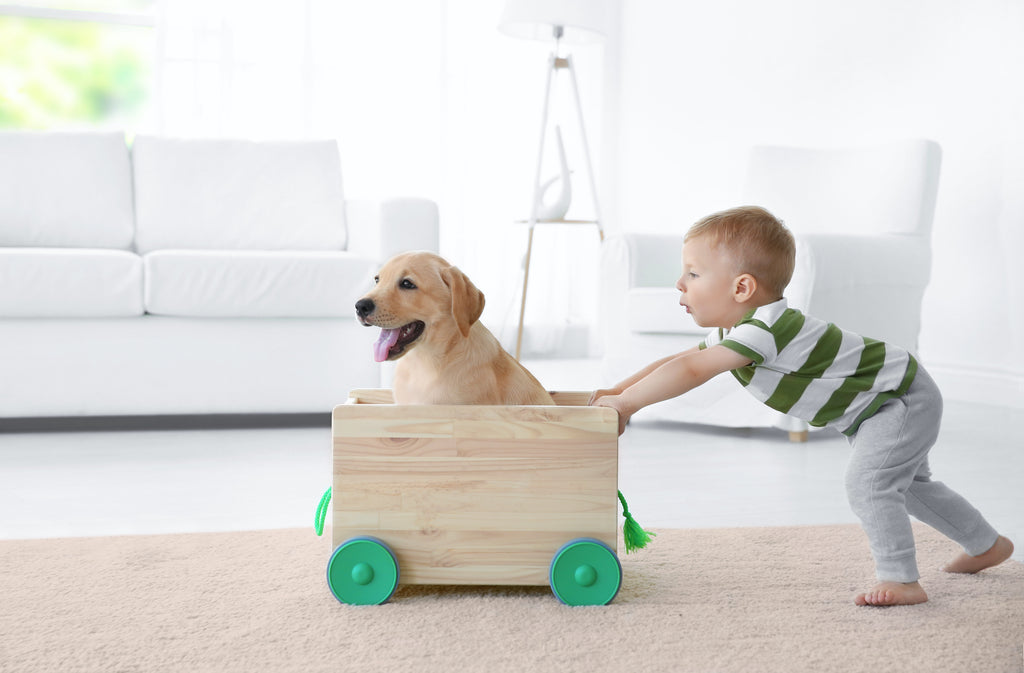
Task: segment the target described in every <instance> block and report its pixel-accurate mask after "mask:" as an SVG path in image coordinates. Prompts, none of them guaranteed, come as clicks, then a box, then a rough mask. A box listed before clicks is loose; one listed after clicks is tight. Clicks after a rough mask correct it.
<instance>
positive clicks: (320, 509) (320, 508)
mask: <svg viewBox="0 0 1024 673" xmlns="http://www.w3.org/2000/svg"><path fill="white" fill-rule="evenodd" d="M329 504H331V489H330V487H328V488H327V490H326V491H324V494H323V496H322V497H321V498H320V504H319V505H317V506H316V516H315V517H313V530H315V531H316V534H317V535H318V536H319V535H323V534H324V521H326V520H327V505H329Z"/></svg>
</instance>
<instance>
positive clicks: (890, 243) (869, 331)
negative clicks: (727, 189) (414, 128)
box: [599, 140, 941, 440]
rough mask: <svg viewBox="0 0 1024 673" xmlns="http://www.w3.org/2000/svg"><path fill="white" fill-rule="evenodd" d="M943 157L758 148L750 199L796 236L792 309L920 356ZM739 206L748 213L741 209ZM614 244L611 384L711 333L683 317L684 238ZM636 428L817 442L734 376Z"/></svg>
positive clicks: (606, 336)
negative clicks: (748, 432)
mask: <svg viewBox="0 0 1024 673" xmlns="http://www.w3.org/2000/svg"><path fill="white" fill-rule="evenodd" d="M940 164H941V150H940V148H939V146H938V145H937V144H936V143H934V142H931V141H927V140H914V141H905V142H898V143H890V144H886V145H880V146H875V147H865V148H856V149H808V148H792V147H756V148H754V149H753V150H752V152H751V155H750V161H749V164H748V171H747V181H746V186H745V189H744V201H745V203H747V204H753V205H759V206H763V207H765V208H767V209H768V210H770V211H771V212H772V213H773V214H774V215H775V216H777V217H779V218H780V219H782V220H783V221H784V222H785V223H786V225H787V226H788V227H789V228H790V229H791V231H793V233H794V235H795V236H796V240H797V263H796V270H795V272H794V274H793V280H792V282H791V283H790V285H789V288H788V290H787V292H786V296H787V298H788V299H789V301H790V305H791V306H793V307H794V308H799V309H801V310H804V311H806V312H808V313H809V314H812V315H815V316H817V317H820V318H823V319H825V320H829V321H831V322H834V323H836V324H838V325H840V326H842V327H843V328H845V329H849V330H852V331H855V332H859V333H861V334H864V335H865V336H870V337H873V338H876V339H881V340H883V341H888V342H891V343H894V344H897V345H899V346H902V347H904V348H907V349H909V350H911V351H912V352H916V350H917V339H918V333H919V332H920V329H921V301H922V298H923V295H924V290H925V288H926V287H927V285H928V281H929V277H930V273H931V228H932V220H933V217H934V212H935V199H936V194H937V192H938V180H939V168H940ZM737 205H739V204H737ZM688 226H689V223H680V233H679V234H678V235H674V236H666V235H653V234H625V235H620V236H612V237H609V238H608V239H607V240H606V241H605V243H604V245H603V247H602V254H601V283H602V287H601V311H600V314H601V315H600V318H599V319H600V330H601V333H602V336H603V345H604V354H603V358H602V367H601V369H602V371H601V376H602V379H601V380H602V381H604V382H605V383H606V384H607V385H612V384H614V383H617V382H618V381H621V380H622V379H624V378H626V377H627V376H629V375H630V374H631V373H633V372H635V371H636V370H638V369H639V368H641V367H642V366H644V365H645V364H647V363H649V362H651V361H653V360H655V359H657V358H660V357H664V356H665V355H668V354H670V353H674V352H679V351H681V350H684V349H686V348H689V347H690V346H693V345H695V344H696V343H698V342H699V341H700V340H701V339H703V338H704V336H706V334H707V332H708V330H707V329H705V328H702V327H699V326H697V325H696V324H695V323H694V322H693V320H692V319H691V318H690V316H689V315H687V314H686V313H685V312H684V311H683V310H681V309H680V307H679V303H678V302H679V293H678V291H677V290H675V283H676V280H677V279H678V277H679V273H680V250H681V247H682V242H683V233H685V229H686V228H688ZM635 418H636V419H638V420H639V419H649V420H654V419H656V420H674V421H682V422H689V423H704V424H711V425H720V426H728V427H772V426H774V427H779V428H781V429H784V430H788V431H789V432H790V437H791V438H792V439H794V440H802V439H805V438H806V436H807V435H806V431H807V426H806V424H804V423H803V422H802V421H798V420H797V419H794V418H790V417H787V416H784V415H783V414H780V413H778V412H776V411H773V410H772V409H770V408H768V407H766V406H764V405H762V404H761V403H759V402H757V401H756V400H755V399H754V398H753V396H751V395H750V394H749V393H747V392H746V391H745V390H743V387H742V386H740V385H739V384H738V383H737V382H736V381H735V379H733V377H732V375H731V374H723V375H721V376H718V377H716V378H715V379H713V380H712V381H710V382H708V383H707V384H706V385H704V386H701V387H700V388H699V389H697V390H694V391H691V392H690V393H687V394H686V395H683V396H682V397H679V398H676V399H674V400H669V401H666V402H663V403H661V404H656V405H653V406H651V407H647V408H646V409H644V410H642V411H641V412H639V413H638V414H637V415H636V416H635Z"/></svg>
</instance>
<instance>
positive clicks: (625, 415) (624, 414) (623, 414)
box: [591, 391, 633, 437]
mask: <svg viewBox="0 0 1024 673" xmlns="http://www.w3.org/2000/svg"><path fill="white" fill-rule="evenodd" d="M598 392H601V391H598ZM594 394H595V395H597V393H594ZM591 406H595V407H608V408H609V409H614V410H615V412H616V413H618V415H619V436H620V437H621V436H622V433H624V432H625V431H626V423H629V418H630V417H631V416H632V415H633V414H632V412H629V411H627V410H626V408H625V404H624V403H623V400H622V398H621V397H620V396H619V395H615V394H609V395H602V396H601V397H598V398H597V399H596V400H595V401H594V402H592V403H591Z"/></svg>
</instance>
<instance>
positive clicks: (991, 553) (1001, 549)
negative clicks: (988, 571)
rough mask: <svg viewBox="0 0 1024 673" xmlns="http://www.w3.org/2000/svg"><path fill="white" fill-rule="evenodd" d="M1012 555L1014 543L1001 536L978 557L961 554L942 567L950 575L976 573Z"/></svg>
mask: <svg viewBox="0 0 1024 673" xmlns="http://www.w3.org/2000/svg"><path fill="white" fill-rule="evenodd" d="M1011 554H1013V543H1012V542H1010V540H1009V539H1007V538H1005V537H1003V536H1002V535H1000V536H999V537H998V538H996V543H995V544H994V545H992V547H990V548H989V550H988V551H987V552H984V553H983V554H978V555H977V556H970V555H968V554H967V553H966V552H960V553H959V554H957V556H956V558H954V559H953V560H952V561H950V562H949V563H947V564H946V565H944V566H942V569H943V570H945V571H946V572H948V573H976V572H978V571H981V570H984V569H985V568H991V567H992V566H997V565H999V564H1000V563H1002V562H1003V561H1005V560H1006V559H1008V558H1010V555H1011Z"/></svg>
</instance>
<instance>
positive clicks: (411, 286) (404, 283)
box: [398, 278, 416, 290]
mask: <svg viewBox="0 0 1024 673" xmlns="http://www.w3.org/2000/svg"><path fill="white" fill-rule="evenodd" d="M398 287H400V288H402V289H403V290H415V289H416V284H415V283H413V282H412V281H411V280H409V279H408V278H403V279H402V280H401V281H400V282H399V283H398Z"/></svg>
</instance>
